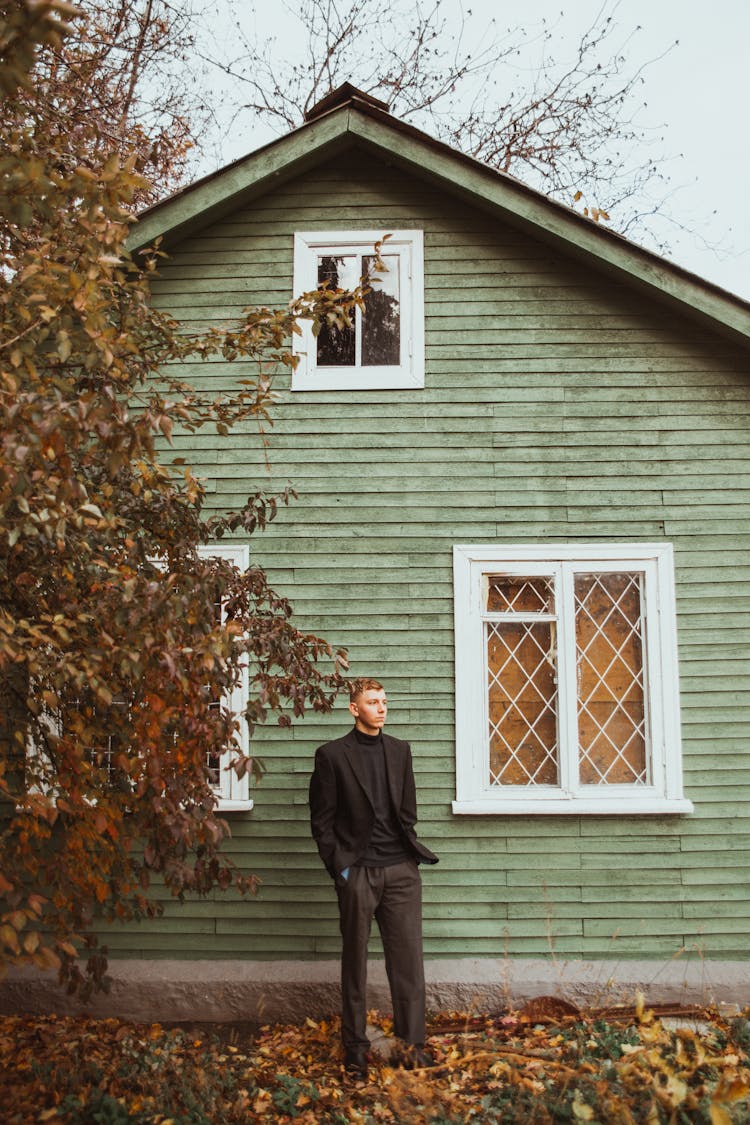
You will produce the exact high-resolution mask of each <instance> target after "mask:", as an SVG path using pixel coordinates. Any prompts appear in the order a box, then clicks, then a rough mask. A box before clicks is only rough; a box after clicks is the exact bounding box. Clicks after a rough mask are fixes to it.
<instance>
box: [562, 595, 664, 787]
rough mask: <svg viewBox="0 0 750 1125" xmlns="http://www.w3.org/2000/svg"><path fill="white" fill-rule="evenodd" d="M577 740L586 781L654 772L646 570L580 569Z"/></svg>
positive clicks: (639, 778) (635, 781)
mask: <svg viewBox="0 0 750 1125" xmlns="http://www.w3.org/2000/svg"><path fill="white" fill-rule="evenodd" d="M574 582H575V622H576V676H577V689H578V690H577V705H578V743H579V753H580V770H581V781H582V782H583V783H584V784H610V785H614V784H623V785H628V784H632V785H645V784H647V783H648V781H649V777H648V765H649V759H648V750H647V728H646V697H645V683H644V666H643V618H642V615H641V603H642V593H641V587H642V576H641V575H640V574H577V575H576V576H575V580H574Z"/></svg>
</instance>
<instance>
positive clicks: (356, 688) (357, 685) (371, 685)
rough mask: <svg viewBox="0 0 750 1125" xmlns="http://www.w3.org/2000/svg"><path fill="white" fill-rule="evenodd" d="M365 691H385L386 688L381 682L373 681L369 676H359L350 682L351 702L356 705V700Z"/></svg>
mask: <svg viewBox="0 0 750 1125" xmlns="http://www.w3.org/2000/svg"><path fill="white" fill-rule="evenodd" d="M365 691H385V688H384V687H383V685H382V684H381V682H380V680H373V679H372V678H371V677H369V676H358V677H357V679H356V680H350V681H349V702H350V703H354V700H355V699H357V697H358V696H360V695H362V693H363V692H365Z"/></svg>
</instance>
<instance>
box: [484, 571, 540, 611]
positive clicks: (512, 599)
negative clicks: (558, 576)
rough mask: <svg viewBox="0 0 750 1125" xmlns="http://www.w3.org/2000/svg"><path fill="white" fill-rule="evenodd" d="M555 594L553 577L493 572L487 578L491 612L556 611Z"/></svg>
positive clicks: (488, 606) (488, 601)
mask: <svg viewBox="0 0 750 1125" xmlns="http://www.w3.org/2000/svg"><path fill="white" fill-rule="evenodd" d="M554 594H555V592H554V583H553V580H552V579H551V578H545V577H534V578H526V577H523V576H516V575H514V574H491V575H490V576H489V578H488V580H487V609H488V610H489V611H490V613H554V612H555V605H554V602H555V596H554Z"/></svg>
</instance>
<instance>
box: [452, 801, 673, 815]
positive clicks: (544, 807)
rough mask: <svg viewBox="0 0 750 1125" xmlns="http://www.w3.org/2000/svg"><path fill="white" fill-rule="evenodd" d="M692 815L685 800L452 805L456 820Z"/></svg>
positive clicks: (463, 803) (458, 803)
mask: <svg viewBox="0 0 750 1125" xmlns="http://www.w3.org/2000/svg"><path fill="white" fill-rule="evenodd" d="M693 811H694V807H693V802H692V801H689V800H688V799H687V798H686V797H675V798H671V799H670V798H666V797H655V798H651V799H644V798H643V797H641V798H633V797H619V798H616V799H614V800H613V799H612V798H610V799H608V800H602V799H601V798H600V797H551V798H549V799H548V800H545V799H544V798H538V797H522V798H515V799H509V798H507V797H506V798H480V799H478V800H473V801H454V802H453V812H454V813H455V814H456V815H457V816H538V815H542V816H565V815H567V816H586V815H589V816H663V815H665V814H674V813H677V814H685V813H691V812H693Z"/></svg>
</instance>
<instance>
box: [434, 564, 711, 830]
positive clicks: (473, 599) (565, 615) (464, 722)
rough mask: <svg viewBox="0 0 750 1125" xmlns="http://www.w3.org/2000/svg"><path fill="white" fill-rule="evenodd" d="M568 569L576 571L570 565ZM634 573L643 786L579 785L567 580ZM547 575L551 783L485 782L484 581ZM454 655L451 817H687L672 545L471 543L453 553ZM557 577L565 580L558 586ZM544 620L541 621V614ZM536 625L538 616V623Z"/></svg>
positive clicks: (499, 616)
mask: <svg viewBox="0 0 750 1125" xmlns="http://www.w3.org/2000/svg"><path fill="white" fill-rule="evenodd" d="M574 564H575V565H574ZM578 564H580V569H582V570H591V569H594V568H595V569H602V570H612V569H615V568H616V569H618V570H620V569H628V568H630V569H633V570H638V571H639V572H640V573H641V574H642V575H643V576H644V577H643V589H644V604H643V620H644V638H643V640H644V657H645V660H644V683H645V685H646V696H647V700H646V704H647V708H648V731H649V753H650V766H651V777H650V778H649V784H648V785H643V786H636V785H617V786H615V785H612V786H601V787H599V786H591V785H582V784H580V783H579V782H578V780H577V762H578V755H577V714H576V707H575V664H574V661H572V660H571V659H570V654H571V652H572V651H573V649H574V646H573V647H571V646H572V645H573V640H572V638H571V637H570V635H569V634H570V628H571V627H572V626H571V622H572V621H573V614H572V607H571V606H570V605H568V604H567V600H566V599H568V598H569V594H570V591H569V590H568V591H567V592H566V586H569V585H570V581H568V579H570V578H571V577H572V574H573V573H574V572H575V571H576V570H578V569H579V565H578ZM497 565H502V566H503V570H504V572H506V573H510V574H513V573H516V574H521V573H524V574H550V575H551V576H554V577H555V579H556V588H557V590H558V597H559V598H561V599H562V603H561V605H560V606H559V607H558V645H559V649H558V680H559V688H558V736H559V738H558V740H559V748H560V749H559V754H560V784H559V786H545V787H541V786H537V787H534V788H533V790H532V789H531V788H530V787H529V788H526V787H523V786H516V787H511V786H506V787H499V786H495V787H493V786H490V785H489V781H488V777H489V762H488V753H489V750H488V742H487V733H486V722H487V720H486V716H487V705H486V702H487V701H486V698H485V697H486V680H487V674H486V667H485V654H484V624H485V622H486V621H487V620H495V619H498V620H502V619H503V616H504V615H503V614H487V613H485V612H484V611H483V609H482V604H483V603H482V595H481V591H482V580H483V576H484V575H485V574H487V573H488V572H490V571H491V569H492V568H493V567H496V566H497ZM453 567H454V592H455V602H454V622H455V659H456V800H455V801H454V802H453V812H454V813H456V814H469V815H487V814H502V815H508V814H510V815H515V814H520V813H525V814H555V815H559V814H578V813H581V814H612V813H615V814H641V813H643V814H655V813H659V814H664V813H689V812H692V811H693V805H692V802H690V801H689V800H687V799H686V798H685V797H684V796H683V790H682V766H681V756H682V747H681V740H680V708H679V689H678V669H677V638H676V624H675V597H674V577H673V575H674V559H673V552H672V545H671V544H670V543H591V544H577V543H576V544H568V543H563V544H472V545H457V546H455V547H454V548H453ZM563 579H565V581H564V580H563ZM542 616H544V615H542ZM540 619H541V618H540Z"/></svg>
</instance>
